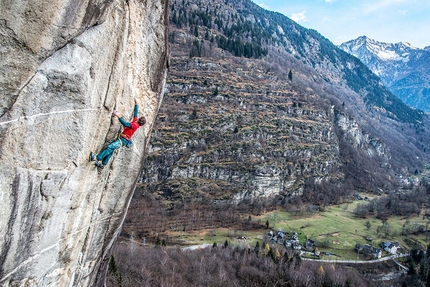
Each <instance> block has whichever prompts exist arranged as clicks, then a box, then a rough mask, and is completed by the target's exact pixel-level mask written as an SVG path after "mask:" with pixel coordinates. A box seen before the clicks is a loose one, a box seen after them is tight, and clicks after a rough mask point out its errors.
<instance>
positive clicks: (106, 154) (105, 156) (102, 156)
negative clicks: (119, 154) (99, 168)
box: [96, 140, 121, 165]
mask: <svg viewBox="0 0 430 287" xmlns="http://www.w3.org/2000/svg"><path fill="white" fill-rule="evenodd" d="M120 147H121V140H115V141H113V142H111V143H110V144H109V145H108V146H107V147H106V148H105V149H104V150H103V151H102V152H101V153H99V154H98V155H97V157H96V159H97V163H98V161H102V164H103V165H107V164H108V162H109V160H110V158H111V156H112V154H113V152H114V151H115V150H116V149H118V148H120ZM97 163H96V165H97Z"/></svg>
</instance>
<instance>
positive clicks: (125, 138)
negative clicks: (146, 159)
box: [90, 98, 146, 169]
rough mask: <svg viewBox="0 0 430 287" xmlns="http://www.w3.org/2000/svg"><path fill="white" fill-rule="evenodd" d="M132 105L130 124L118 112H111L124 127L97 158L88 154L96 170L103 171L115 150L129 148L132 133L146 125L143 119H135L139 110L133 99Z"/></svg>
mask: <svg viewBox="0 0 430 287" xmlns="http://www.w3.org/2000/svg"><path fill="white" fill-rule="evenodd" d="M134 104H135V105H134V114H133V120H132V121H131V122H126V121H125V120H124V119H123V118H122V117H121V115H120V114H119V113H118V111H113V115H114V116H115V117H117V118H118V119H119V121H120V123H121V124H122V125H123V126H124V129H123V131H122V133H121V134H120V135H119V136H118V138H117V139H116V140H114V141H113V142H111V143H110V144H109V145H108V146H107V147H106V148H105V149H104V150H103V151H102V152H100V153H99V154H98V155H97V156H96V155H95V154H94V153H93V152H91V153H90V161H95V162H96V166H97V167H98V168H100V169H103V168H104V166H105V165H107V164H108V162H109V159H110V158H111V156H112V154H113V152H114V151H115V150H116V149H118V148H120V147H122V146H126V147H130V146H131V144H132V142H131V137H132V136H133V134H134V132H135V131H136V130H137V129H138V128H139V127H141V126H143V125H144V124H145V123H146V119H145V117H143V116H142V117H139V118H138V117H137V116H138V110H139V109H138V105H137V100H136V98H135V99H134Z"/></svg>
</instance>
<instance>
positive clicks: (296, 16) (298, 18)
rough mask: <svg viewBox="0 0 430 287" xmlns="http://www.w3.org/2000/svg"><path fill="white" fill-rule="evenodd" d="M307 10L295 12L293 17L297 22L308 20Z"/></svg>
mask: <svg viewBox="0 0 430 287" xmlns="http://www.w3.org/2000/svg"><path fill="white" fill-rule="evenodd" d="M305 13H306V11H303V12H300V13H293V14H291V17H290V18H291V19H292V20H293V21H295V22H306V21H307V19H306V15H305Z"/></svg>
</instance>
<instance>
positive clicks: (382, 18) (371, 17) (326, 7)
mask: <svg viewBox="0 0 430 287" xmlns="http://www.w3.org/2000/svg"><path fill="white" fill-rule="evenodd" d="M253 1H254V2H255V3H256V4H258V5H260V6H261V7H263V8H265V9H267V10H271V11H276V12H280V13H282V14H284V15H285V16H287V17H289V18H291V19H293V20H294V21H296V22H297V23H299V24H300V25H302V26H304V27H306V28H312V29H315V30H317V31H318V32H319V33H320V34H322V35H323V36H324V37H326V38H328V39H329V40H330V41H331V42H333V43H334V44H336V45H339V44H341V43H343V42H346V41H349V40H352V39H356V38H357V37H359V36H363V35H365V36H367V37H369V38H372V39H374V40H377V41H380V42H386V43H398V42H408V43H410V44H411V45H413V46H415V47H418V48H424V47H426V46H430V0H253Z"/></svg>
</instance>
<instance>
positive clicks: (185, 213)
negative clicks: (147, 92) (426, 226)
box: [124, 0, 430, 238]
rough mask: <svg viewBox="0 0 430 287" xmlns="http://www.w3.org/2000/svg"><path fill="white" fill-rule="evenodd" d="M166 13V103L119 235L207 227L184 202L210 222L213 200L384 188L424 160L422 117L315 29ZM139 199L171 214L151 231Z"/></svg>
mask: <svg viewBox="0 0 430 287" xmlns="http://www.w3.org/2000/svg"><path fill="white" fill-rule="evenodd" d="M170 8H171V21H172V22H171V23H172V25H171V27H170V28H171V30H170V44H171V52H172V54H171V61H170V64H171V66H170V70H169V74H168V80H167V86H166V95H165V98H164V102H163V106H162V107H161V109H160V114H159V118H158V121H157V123H156V126H155V129H154V132H153V134H152V136H151V146H150V150H149V156H148V158H147V161H146V163H145V168H144V170H143V172H142V186H141V187H140V189H139V191H138V192H137V196H138V194H140V195H139V196H138V197H137V198H136V199H134V200H133V202H132V204H134V206H135V207H136V208H131V209H130V212H129V214H128V217H127V220H126V223H125V226H124V233H125V234H132V233H137V234H140V236H145V237H147V238H149V237H150V236H154V234H152V235H151V233H150V231H151V230H158V231H157V232H159V231H160V230H164V231H165V228H166V227H167V226H169V224H170V223H172V224H173V222H176V224H179V223H180V224H183V225H184V226H187V228H197V226H199V228H200V227H201V226H207V225H205V224H210V223H208V222H210V220H208V222H206V221H205V223H202V222H197V221H193V223H192V224H191V223H190V222H191V218H193V220H194V218H195V213H193V212H195V210H193V209H192V208H190V207H189V206H191V205H192V203H190V202H192V201H194V202H199V204H200V205H201V206H204V208H203V209H202V211H201V212H202V213H205V212H206V213H208V214H209V213H211V212H212V211H213V210H212V209H214V208H215V209H216V208H218V207H219V206H220V205H211V204H209V203H213V202H216V203H220V202H225V201H229V202H240V201H241V200H251V201H252V200H255V201H258V200H259V199H262V198H275V199H276V201H277V202H278V203H286V202H288V201H289V200H290V199H291V198H296V197H295V196H300V197H301V199H303V200H305V201H307V202H312V203H314V204H317V205H321V206H324V205H327V204H330V203H336V202H341V201H343V200H344V199H345V198H346V197H348V196H349V195H350V194H351V193H353V192H355V191H357V190H363V191H371V192H379V189H382V190H384V191H387V192H388V191H390V190H392V189H395V188H396V185H397V184H398V181H397V180H398V179H399V177H398V176H397V175H399V174H402V173H403V174H405V175H407V174H408V171H412V172H414V171H415V170H420V169H421V168H422V163H423V162H425V161H428V152H427V151H428V150H430V149H429V144H428V143H429V141H428V140H429V139H430V138H429V132H428V129H427V126H428V122H427V121H428V119H427V117H426V116H425V115H424V114H423V113H420V112H418V111H416V110H414V109H411V108H409V107H408V106H406V105H405V104H404V103H402V102H401V101H400V100H399V99H397V98H396V97H394V96H393V95H392V94H391V93H390V92H389V91H387V90H386V89H385V88H384V86H383V85H382V83H381V82H380V79H379V78H378V77H377V76H376V75H374V74H373V73H372V72H371V71H370V70H369V69H368V68H367V67H366V66H365V65H364V64H363V63H361V62H360V61H359V60H358V59H357V58H355V57H353V56H351V55H349V54H347V53H346V52H344V51H342V50H341V49H339V48H337V47H336V46H334V45H333V44H332V43H330V42H329V41H328V40H327V39H325V38H324V37H322V36H321V35H320V34H318V33H317V32H316V31H313V30H307V29H305V28H303V27H301V26H299V25H297V24H296V23H294V22H293V21H291V20H290V19H288V18H287V17H285V16H283V15H281V14H279V13H273V12H269V11H266V10H264V9H262V8H260V7H259V6H257V5H255V4H254V3H252V2H251V1H236V0H235V1H217V0H215V1H186V2H182V1H171V7H170ZM245 47H247V48H246V49H247V50H246V49H245ZM424 122H425V123H424ZM417 157H418V158H419V160H417ZM142 194H143V195H142ZM145 198H146V199H148V198H156V199H158V200H159V202H160V203H159V204H160V205H162V206H163V207H164V208H165V209H164V211H163V212H164V213H163V214H169V215H171V216H169V215H168V216H167V219H166V218H164V217H163V220H166V221H165V223H163V224H162V226H161V227H159V226H158V223H157V222H158V220H160V219H159V217H154V218H152V217H150V212H147V211H142V208H141V207H142V206H144V205H143V204H142V201H144V200H145ZM153 206H155V204H154V205H153ZM250 206H251V205H250ZM147 207H148V206H147ZM206 207H207V209H206ZM149 208H150V207H148V208H146V209H145V210H147V209H149ZM250 208H251V207H250ZM199 212H200V211H199ZM213 212H215V211H213ZM143 213H144V214H145V215H143ZM142 216H145V222H140V221H138V218H142ZM208 218H210V215H208ZM163 222H164V221H163ZM155 226H156V227H155ZM154 228H155V229H154Z"/></svg>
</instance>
